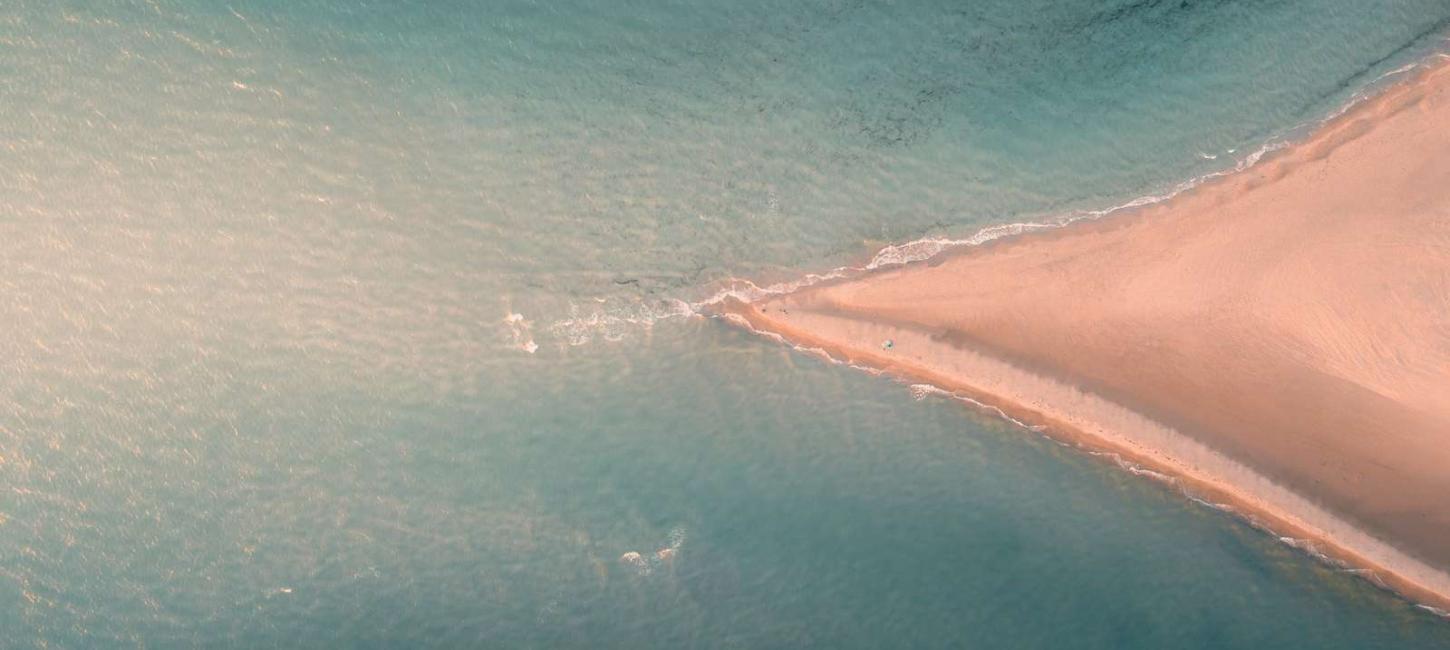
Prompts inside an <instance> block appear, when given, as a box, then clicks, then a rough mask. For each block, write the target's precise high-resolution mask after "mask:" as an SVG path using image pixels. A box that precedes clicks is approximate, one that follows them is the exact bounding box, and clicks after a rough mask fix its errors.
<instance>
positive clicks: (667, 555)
mask: <svg viewBox="0 0 1450 650" xmlns="http://www.w3.org/2000/svg"><path fill="white" fill-rule="evenodd" d="M684 545H685V529H684V528H682V527H680V526H676V527H674V528H671V529H670V534H669V543H668V544H667V545H665V546H664V547H662V548H660V549H658V550H656V551H655V552H654V553H651V554H649V555H644V554H642V553H640V552H639V551H629V552H627V553H625V554H623V555H621V556H619V563H620V564H623V565H625V566H627V567H630V568H631V569H633V570H634V572H635V574H637V575H639V576H640V577H648V576H650V575H652V574H653V573H654V572H655V569H658V568H659V567H661V566H667V565H671V564H673V563H674V562H675V560H676V559H678V558H679V555H680V548H681V547H683V546H684Z"/></svg>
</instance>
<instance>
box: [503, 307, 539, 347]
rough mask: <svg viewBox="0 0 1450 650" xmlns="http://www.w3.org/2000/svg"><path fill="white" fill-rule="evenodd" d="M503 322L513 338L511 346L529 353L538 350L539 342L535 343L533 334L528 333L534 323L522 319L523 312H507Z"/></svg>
mask: <svg viewBox="0 0 1450 650" xmlns="http://www.w3.org/2000/svg"><path fill="white" fill-rule="evenodd" d="M503 322H504V324H505V325H507V326H508V328H509V335H510V337H511V338H512V340H513V347H515V348H517V349H519V350H523V351H524V352H527V353H529V354H533V353H535V352H538V351H539V344H537V343H535V342H534V338H533V336H531V335H530V331H531V330H532V328H533V325H534V324H533V323H532V322H530V321H527V320H524V315H523V314H519V313H516V312H509V314H508V316H505V317H504V319H503Z"/></svg>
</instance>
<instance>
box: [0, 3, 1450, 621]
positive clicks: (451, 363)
mask: <svg viewBox="0 0 1450 650" xmlns="http://www.w3.org/2000/svg"><path fill="white" fill-rule="evenodd" d="M957 4H958V3H945V2H944V3H937V4H933V3H925V2H922V3H896V4H881V5H876V4H870V3H852V2H807V3H775V2H732V3H704V2H694V1H688V2H687V1H679V2H667V3H643V2H625V3H607V4H603V5H600V4H599V3H584V2H572V3H550V4H543V3H529V2H497V3H489V4H488V5H487V6H477V5H474V4H471V3H453V4H449V3H429V4H428V6H426V7H424V6H416V5H411V4H402V3H394V2H376V3H367V2H334V1H328V2H288V3H263V2H253V3H232V4H231V5H230V8H227V7H220V8H219V7H217V6H215V5H214V3H200V2H135V3H128V2H117V3H87V4H81V3H76V4H73V5H65V4H61V5H57V4H55V3H49V2H46V3H41V2H21V3H19V4H12V5H7V6H5V7H3V8H0V145H3V146H0V324H4V327H0V495H3V496H0V631H3V632H5V634H4V638H5V639H6V644H9V645H13V646H14V647H137V646H145V647H182V646H193V645H206V646H233V647H268V646H307V647H338V646H360V647H398V646H409V647H428V646H432V647H459V646H477V647H520V648H522V647H629V648H644V647H681V646H684V647H748V648H757V647H831V648H835V647H893V646H895V647H902V646H904V647H1064V646H1071V647H1104V648H1119V647H1215V648H1221V647H1277V646H1285V645H1298V646H1301V647H1322V648H1334V647H1343V648H1369V647H1406V648H1424V647H1436V646H1437V645H1446V646H1450V624H1447V623H1446V622H1444V621H1443V620H1440V619H1437V618H1436V617H1434V616H1433V615H1431V614H1429V613H1428V612H1425V611H1423V610H1420V609H1417V608H1416V607H1414V606H1413V605H1411V604H1409V603H1406V602H1404V601H1402V600H1399V599H1397V598H1395V597H1393V596H1390V595H1388V594H1386V593H1384V592H1382V591H1379V590H1377V589H1375V588H1374V587H1373V586H1372V585H1370V584H1369V583H1368V582H1366V581H1364V580H1360V579H1357V578H1354V577H1353V576H1350V575H1348V574H1345V573H1343V572H1340V571H1337V570H1335V569H1334V568H1332V567H1329V566H1326V565H1323V564H1321V563H1318V562H1316V561H1315V560H1313V559H1312V558H1310V557H1309V556H1308V555H1307V554H1305V553H1302V552H1300V551H1297V550H1294V549H1292V548H1290V547H1288V546H1286V545H1284V544H1282V543H1280V542H1279V541H1278V540H1277V539H1276V538H1275V537H1274V536H1273V535H1271V534H1267V533H1264V532H1261V531H1258V530H1256V529H1253V528H1251V527H1249V526H1248V525H1246V524H1243V523H1241V522H1239V521H1237V520H1235V519H1233V518H1232V517H1230V516H1229V515H1227V514H1224V513H1220V512H1218V511H1215V510H1213V509H1211V508H1207V507H1204V506H1201V505H1198V504H1196V503H1194V502H1193V501H1191V500H1189V499H1187V498H1185V497H1184V496H1183V495H1181V494H1180V493H1179V492H1177V491H1176V489H1175V488H1174V487H1172V486H1171V485H1164V484H1162V483H1159V482H1155V481H1153V480H1150V479H1148V478H1144V477H1141V476H1136V475H1134V474H1132V473H1129V472H1124V471H1122V470H1121V469H1120V468H1118V467H1117V466H1115V465H1114V464H1112V463H1111V462H1108V461H1105V460H1103V459H1099V458H1094V457H1091V456H1088V455H1086V454H1083V453H1081V452H1079V451H1077V450H1073V449H1068V448H1063V447H1060V446H1058V445H1056V444H1055V443H1052V442H1050V441H1048V440H1046V439H1043V438H1041V437H1039V436H1037V435H1036V434H1034V433H1032V432H1029V431H1024V430H1022V429H1020V428H1017V427H1014V426H1011V425H1010V424H1008V423H1003V422H1000V421H997V420H994V419H992V418H990V417H987V416H984V415H981V414H976V413H974V412H972V411H971V410H969V409H967V408H966V407H964V406H963V405H961V404H958V403H956V402H953V401H951V400H948V399H944V398H941V397H933V396H925V398H924V399H921V400H917V399H914V397H913V394H912V392H911V391H910V390H908V387H906V386H902V385H899V384H896V383H893V382H891V381H890V380H887V379H884V378H877V377H871V376H868V375H865V374H861V373H856V372H852V371H849V370H848V369H845V368H841V367H838V366H833V365H830V364H827V363H825V362H823V361H821V360H818V359H816V358H814V357H811V356H809V355H803V354H800V353H796V352H792V351H790V350H788V349H786V348H783V347H781V346H779V345H776V344H774V343H771V342H770V341H767V340H763V339H760V338H757V337H753V336H750V335H748V334H745V333H742V332H738V331H734V330H733V329H731V328H729V327H726V326H725V325H724V324H722V323H720V322H718V321H713V320H708V319H704V318H700V317H698V316H693V315H692V309H691V306H690V305H691V304H693V303H698V302H700V301H702V300H705V299H706V298H708V297H709V296H712V295H715V294H716V293H717V292H719V291H720V290H721V289H722V288H726V287H729V286H731V282H732V280H733V279H736V278H740V279H748V280H750V281H753V282H756V283H758V284H762V285H763V284H769V283H771V282H775V281H781V280H788V279H791V278H795V277H798V276H799V275H800V274H802V273H806V272H822V271H826V270H828V269H831V268H834V267H836V266H839V265H842V264H858V265H859V264H864V263H866V262H867V261H868V260H870V258H871V256H872V254H873V253H874V252H875V251H877V250H878V249H879V248H880V247H881V246H883V245H886V244H888V243H891V242H902V241H908V240H913V239H916V238H921V237H946V238H954V237H967V236H970V235H971V234H972V233H974V232H976V231H977V230H978V229H979V228H981V227H984V226H989V225H993V224H1004V223H1012V222H1019V221H1029V220H1050V219H1052V218H1054V217H1058V216H1061V215H1069V214H1073V213H1074V212H1076V211H1089V210H1098V209H1102V208H1106V207H1110V206H1113V205H1118V204H1121V203H1124V202H1127V201H1130V200H1132V199H1134V198H1135V197H1139V196H1144V195H1150V194H1157V193H1161V192H1164V191H1167V190H1170V189H1172V188H1173V187H1174V186H1175V185H1177V184H1178V183H1180V182H1182V181H1184V180H1185V179H1190V178H1193V177H1196V176H1200V175H1202V174H1206V173H1210V172H1213V171H1216V170H1221V169H1226V168H1230V167H1232V166H1233V165H1235V164H1236V163H1237V162H1238V161H1240V160H1242V159H1243V158H1244V157H1245V156H1247V155H1249V154H1250V153H1251V152H1253V151H1255V150H1256V149H1258V148H1259V147H1260V146H1262V145H1263V144H1264V143H1265V142H1268V141H1271V140H1273V139H1274V138H1276V137H1280V136H1282V135H1284V134H1287V133H1292V132H1293V130H1294V129H1295V128H1296V127H1298V126H1300V125H1303V124H1305V123H1309V122H1312V121H1314V120H1316V119H1318V118H1321V117H1323V116H1325V115H1327V114H1329V113H1331V112H1333V111H1334V110H1335V109H1336V108H1338V107H1339V106H1342V105H1343V104H1344V103H1345V102H1347V101H1349V100H1350V99H1351V98H1352V96H1353V95H1354V94H1355V93H1356V92H1357V91H1359V90H1360V89H1362V88H1364V87H1366V86H1367V85H1369V84H1372V83H1373V82H1374V81H1375V80H1376V79H1377V78H1379V76H1380V75H1381V74H1383V73H1385V72H1387V71H1390V70H1394V69H1396V68H1399V67H1400V66H1402V65H1404V64H1406V63H1409V62H1413V61H1415V60H1418V59H1419V58H1420V57H1422V56H1424V55H1425V54H1426V53H1427V52H1429V51H1431V50H1432V49H1434V48H1436V47H1439V46H1440V45H1441V43H1442V41H1443V38H1444V32H1445V29H1446V25H1447V20H1450V5H1447V4H1446V3H1445V2H1443V1H1440V2H1393V3H1391V2H1356V3H1333V4H1331V3H1326V2H1281V3H1275V4H1269V5H1253V6H1249V5H1241V4H1235V3H1214V2H1204V3H1181V4H1164V3H1151V2H1148V3H1143V2H1139V3H1131V2H1072V3H1060V2H1038V3H1024V2H1020V1H1013V2H1006V1H1000V2H988V3H978V4H977V5H976V6H972V7H960V6H957ZM718 5H724V6H718ZM630 553H637V554H638V555H637V556H632V555H629V554H630ZM7 647H8V646H7Z"/></svg>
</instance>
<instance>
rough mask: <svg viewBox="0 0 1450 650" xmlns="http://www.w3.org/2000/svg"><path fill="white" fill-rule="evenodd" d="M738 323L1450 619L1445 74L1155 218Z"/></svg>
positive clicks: (942, 262)
mask: <svg viewBox="0 0 1450 650" xmlns="http://www.w3.org/2000/svg"><path fill="white" fill-rule="evenodd" d="M727 311H730V312H732V313H733V314H734V315H735V316H736V317H738V318H743V319H744V320H746V321H748V322H749V323H750V325H751V327H753V328H755V329H757V330H761V331H767V332H772V333H775V334H778V335H780V336H782V337H784V338H786V339H787V340H789V341H791V342H793V343H797V344H800V345H805V346H815V347H821V348H824V349H826V350H827V351H829V352H830V353H831V354H832V355H833V356H836V357H838V358H846V359H849V360H851V361H853V362H856V363H861V364H866V365H871V366H875V367H879V368H884V369H886V370H888V371H889V372H891V373H893V374H896V375H898V376H902V377H906V378H913V379H924V380H927V381H930V382H931V383H934V384H936V385H938V386H941V387H944V388H948V389H952V390H955V391H960V392H962V393H964V394H967V395H970V396H971V397H973V398H974V399H977V400H979V401H981V402H983V403H986V404H990V405H992V406H996V407H999V408H1001V409H1002V410H1004V411H1005V412H1007V413H1009V414H1011V415H1012V416H1013V417H1015V418H1017V419H1020V420H1023V421H1024V422H1028V423H1033V424H1043V425H1046V426H1047V427H1048V428H1049V430H1050V431H1052V432H1054V433H1055V434H1056V435H1060V436H1066V437H1072V438H1075V439H1078V440H1080V441H1084V442H1086V443H1088V444H1091V445H1094V446H1099V447H1104V448H1110V449H1113V450H1115V451H1118V452H1120V453H1123V454H1125V455H1127V456H1129V457H1131V458H1133V459H1134V460H1136V461H1137V462H1140V463H1143V464H1146V465H1149V466H1152V467H1155V468H1157V469H1160V470H1164V471H1167V472H1170V473H1172V474H1173V475H1175V476H1177V477H1180V479H1181V480H1183V481H1185V482H1186V483H1188V484H1189V485H1191V486H1194V488H1196V489H1197V490H1198V491H1200V492H1202V493H1204V494H1207V495H1212V496H1213V497H1215V498H1219V499H1225V500H1230V501H1232V502H1233V503H1234V504H1235V505H1236V506H1237V508H1238V509H1240V510H1242V511H1247V512H1248V513H1251V514H1252V515H1255V516H1257V517H1259V518H1261V519H1264V518H1267V520H1268V521H1267V522H1266V523H1268V525H1270V526H1271V527H1273V528H1274V529H1275V530H1278V531H1281V532H1283V533H1284V534H1290V535H1294V536H1302V537H1305V538H1309V539H1313V540H1315V542H1316V544H1317V546H1318V548H1319V549H1320V550H1321V551H1323V552H1325V553H1327V554H1329V555H1331V556H1333V557H1335V558H1337V559H1340V560H1343V561H1346V562H1349V563H1350V564H1353V565H1355V566H1358V567H1361V568H1366V569H1370V570H1372V571H1373V572H1374V573H1375V574H1376V575H1377V576H1378V577H1379V578H1380V579H1382V580H1383V581H1385V582H1387V583H1389V584H1390V585H1392V586H1393V587H1394V588H1396V589H1397V590H1399V591H1401V592H1402V593H1404V594H1406V595H1407V596H1410V597H1411V598H1414V599H1416V600H1419V601H1421V602H1425V603H1430V604H1433V605H1436V606H1438V607H1441V608H1446V609H1450V573H1447V571H1446V570H1447V569H1450V65H1445V64H1439V65H1437V66H1435V67H1432V68H1431V69H1429V70H1426V71H1424V72H1422V73H1420V74H1418V75H1416V77H1415V78H1414V79H1412V80H1409V81H1406V82H1404V83H1401V84H1398V85H1396V86H1394V87H1392V88H1390V89H1389V90H1387V91H1385V92H1383V93H1382V94H1380V95H1379V96H1378V97H1376V98H1374V99H1371V100H1368V101H1365V102H1362V103H1361V104H1359V105H1358V106H1356V107H1354V108H1353V109H1351V110H1350V111H1349V112H1347V113H1346V114H1344V115H1342V116H1340V117H1338V118H1336V119H1334V120H1332V121H1331V122H1329V123H1328V124H1326V125H1325V126H1324V127H1322V128H1321V129H1320V130H1319V131H1318V132H1317V133H1316V134H1314V135H1313V136H1311V137H1310V138H1308V139H1307V140H1305V141H1304V142H1302V143H1300V144H1297V145H1295V146H1293V147H1290V148H1287V149H1285V150H1283V151H1281V152H1279V153H1277V154H1276V155H1272V156H1271V157H1269V158H1268V159H1266V160H1264V161H1262V162H1260V163H1259V164H1258V165H1255V166H1253V167H1251V168H1249V169H1248V170H1245V171H1243V172H1239V173H1236V174H1232V175H1229V176H1225V177H1222V178H1219V179H1217V180H1215V181H1212V182H1209V183H1206V184H1204V185H1202V186H1199V187H1198V188H1195V189H1193V190H1190V191H1188V192H1186V193H1184V194H1182V195H1179V196H1178V197H1175V198H1173V199H1171V200H1168V201H1166V202H1163V203H1159V204H1156V205H1152V206H1149V207H1145V208H1139V209H1136V210H1133V211H1125V212H1119V213H1115V214H1113V215H1111V216H1109V217H1106V218H1103V219H1100V220H1097V221H1091V222H1078V223H1075V224H1072V225H1069V226H1066V227H1064V228H1060V229H1055V230H1052V231H1047V232H1038V233H1034V234H1027V235H1021V236H1017V237H1012V238H1009V239H1003V240H998V241H995V242H992V243H989V244H987V245H983V246H980V247H973V248H970V249H965V250H963V251H962V252H958V253H953V254H947V255H943V256H939V257H938V258H936V259H933V260H931V261H929V262H926V263H917V264H912V265H907V266H904V267H897V268H893V269H889V270H882V271H875V272H870V273H865V274H862V275H860V276H857V277H854V278H848V279H844V280H839V281H835V282H831V283H827V284H820V285H816V286H813V287H809V288H806V289H803V290H800V291H797V292H795V293H792V294H787V295H783V296H777V297H773V298H769V299H765V300H761V301H757V302H755V303H751V304H748V305H746V304H733V305H731V306H729V307H728V308H727ZM887 339H890V340H892V341H893V343H894V345H893V346H892V347H891V348H890V349H883V346H882V343H883V342H884V341H885V340H887Z"/></svg>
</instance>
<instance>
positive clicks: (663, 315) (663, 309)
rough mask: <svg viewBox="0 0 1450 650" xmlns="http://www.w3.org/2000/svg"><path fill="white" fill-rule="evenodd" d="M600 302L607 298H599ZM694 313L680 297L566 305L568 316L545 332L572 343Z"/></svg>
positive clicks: (612, 337) (615, 336)
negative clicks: (583, 307)
mask: <svg viewBox="0 0 1450 650" xmlns="http://www.w3.org/2000/svg"><path fill="white" fill-rule="evenodd" d="M600 302H601V303H602V302H607V301H605V300H604V299H600ZM695 315H697V312H696V310H695V308H694V307H693V306H691V305H690V304H689V303H686V302H684V301H682V300H674V299H669V300H664V301H660V302H658V303H655V304H646V303H635V304H629V305H624V306H619V307H609V306H600V305H593V306H590V307H588V308H585V309H581V308H580V307H579V305H578V304H577V303H575V304H571V305H570V306H569V317H568V318H564V319H560V320H557V321H554V323H553V324H551V325H550V326H549V332H550V333H551V334H553V335H554V336H557V337H559V338H560V339H562V340H563V341H564V342H565V343H567V344H569V345H573V346H578V345H584V344H586V343H589V342H590V341H593V340H595V339H603V340H605V341H621V340H623V339H624V337H625V336H626V335H628V334H629V333H630V332H631V331H635V330H640V329H643V330H649V329H650V328H652V327H654V325H655V323H658V322H660V321H662V320H671V319H676V318H689V317H691V316H695Z"/></svg>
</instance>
